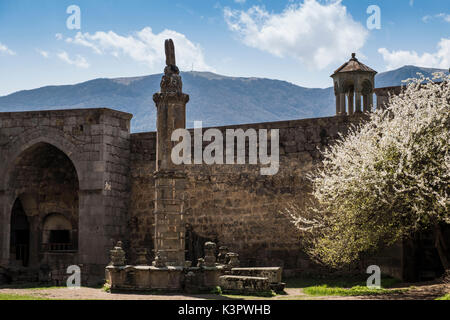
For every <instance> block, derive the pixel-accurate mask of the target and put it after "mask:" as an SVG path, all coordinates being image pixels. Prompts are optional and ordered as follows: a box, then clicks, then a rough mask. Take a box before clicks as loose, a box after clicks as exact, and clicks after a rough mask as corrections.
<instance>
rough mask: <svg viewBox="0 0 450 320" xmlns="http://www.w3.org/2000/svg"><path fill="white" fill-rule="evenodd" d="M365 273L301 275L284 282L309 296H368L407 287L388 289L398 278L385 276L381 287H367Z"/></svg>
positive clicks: (398, 291)
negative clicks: (319, 275)
mask: <svg viewBox="0 0 450 320" xmlns="http://www.w3.org/2000/svg"><path fill="white" fill-rule="evenodd" d="M366 280H367V277H366V276H365V275H356V276H354V277H349V276H334V277H322V278H320V277H318V276H310V277H301V278H291V279H288V280H287V281H286V282H287V283H286V287H287V288H302V289H303V292H304V293H305V294H307V295H310V296H369V295H382V294H388V293H390V294H393V293H401V292H405V291H407V290H408V289H395V290H392V289H391V290H388V289H387V288H392V287H393V286H395V285H396V284H398V283H400V280H398V279H394V278H391V277H387V276H382V278H381V289H369V288H367V286H366Z"/></svg>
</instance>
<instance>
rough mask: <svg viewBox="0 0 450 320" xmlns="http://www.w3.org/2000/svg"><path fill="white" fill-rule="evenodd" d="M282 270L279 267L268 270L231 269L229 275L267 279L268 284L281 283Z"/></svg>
mask: <svg viewBox="0 0 450 320" xmlns="http://www.w3.org/2000/svg"><path fill="white" fill-rule="evenodd" d="M282 272H283V269H282V268H281V267H268V268H265V267H264V268H232V269H231V275H233V276H247V277H260V278H268V279H269V282H270V283H279V282H281V275H282Z"/></svg>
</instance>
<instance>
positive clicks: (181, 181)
mask: <svg viewBox="0 0 450 320" xmlns="http://www.w3.org/2000/svg"><path fill="white" fill-rule="evenodd" d="M165 49H166V68H165V69H164V75H163V77H162V80H161V91H160V92H158V93H155V94H154V95H153V101H154V102H155V104H156V109H157V120H156V122H157V125H156V126H157V138H156V139H157V140H156V144H157V148H156V150H157V151H156V172H155V173H154V177H155V212H154V213H155V235H154V240H155V241H154V247H155V261H154V265H156V266H183V265H184V261H185V222H184V208H183V195H184V191H185V185H186V176H185V173H184V171H183V168H182V167H180V166H179V165H175V164H174V163H173V162H172V159H171V153H172V147H173V146H174V144H175V143H174V142H172V140H171V137H172V133H173V132H174V131H175V130H176V129H182V128H186V104H187V102H188V101H189V96H188V95H187V94H184V93H183V92H182V81H181V77H180V75H179V74H180V71H179V69H178V67H177V66H176V64H175V48H174V45H173V42H172V40H166V43H165Z"/></svg>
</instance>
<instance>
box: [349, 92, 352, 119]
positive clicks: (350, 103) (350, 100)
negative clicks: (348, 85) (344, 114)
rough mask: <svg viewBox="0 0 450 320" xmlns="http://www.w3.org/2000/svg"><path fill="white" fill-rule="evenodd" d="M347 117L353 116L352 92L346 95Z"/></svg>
mask: <svg viewBox="0 0 450 320" xmlns="http://www.w3.org/2000/svg"><path fill="white" fill-rule="evenodd" d="M348 115H349V116H352V115H353V92H349V93H348Z"/></svg>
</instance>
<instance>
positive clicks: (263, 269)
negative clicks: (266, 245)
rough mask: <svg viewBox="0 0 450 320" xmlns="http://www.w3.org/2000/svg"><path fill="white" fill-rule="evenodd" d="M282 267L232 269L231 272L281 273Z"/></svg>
mask: <svg viewBox="0 0 450 320" xmlns="http://www.w3.org/2000/svg"><path fill="white" fill-rule="evenodd" d="M281 269H282V267H255V268H251V267H249V268H232V269H231V271H234V270H236V271H252V270H255V271H281Z"/></svg>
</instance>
